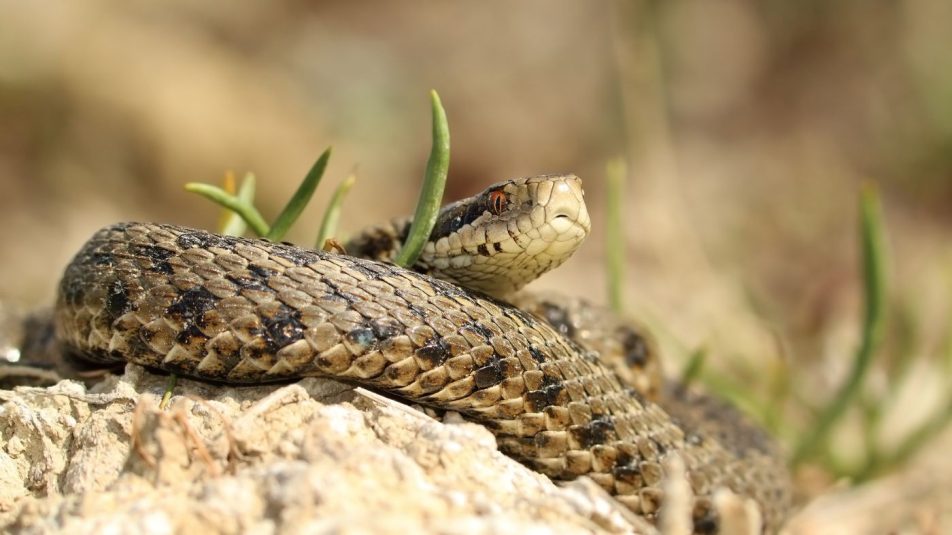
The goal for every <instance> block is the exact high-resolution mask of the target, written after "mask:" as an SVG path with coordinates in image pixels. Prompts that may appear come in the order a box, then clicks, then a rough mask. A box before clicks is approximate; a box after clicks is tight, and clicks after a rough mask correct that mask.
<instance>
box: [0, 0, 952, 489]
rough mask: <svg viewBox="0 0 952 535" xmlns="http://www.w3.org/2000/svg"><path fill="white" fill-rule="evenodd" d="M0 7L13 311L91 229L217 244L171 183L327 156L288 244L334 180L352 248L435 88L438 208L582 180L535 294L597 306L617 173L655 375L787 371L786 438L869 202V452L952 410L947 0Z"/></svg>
mask: <svg viewBox="0 0 952 535" xmlns="http://www.w3.org/2000/svg"><path fill="white" fill-rule="evenodd" d="M0 20H2V21H3V23H2V26H3V30H2V31H0V125H2V127H0V228H2V229H3V231H2V235H0V236H2V238H0V259H2V260H0V299H2V300H3V301H6V302H8V303H19V304H24V305H32V304H40V303H47V302H49V301H50V300H51V299H52V297H53V293H54V286H55V282H56V280H57V279H58V276H59V274H60V272H61V270H62V267H63V266H64V265H65V263H66V262H68V260H69V258H70V257H71V255H72V254H73V253H74V252H75V251H76V250H77V249H78V247H79V246H80V245H81V243H82V242H83V241H84V240H85V239H87V238H88V237H89V236H90V235H91V234H92V233H93V232H94V231H95V230H96V229H98V228H99V227H101V226H103V225H106V224H109V223H113V222H116V221H120V220H146V221H162V222H169V223H177V224H183V225H191V226H198V227H204V228H214V227H215V225H216V222H217V221H218V218H219V215H220V214H219V211H218V209H216V208H215V207H214V206H212V205H211V204H210V203H208V202H207V201H205V200H203V199H200V198H198V197H196V196H194V195H192V194H188V193H186V192H184V191H183V189H182V186H183V184H184V183H186V182H190V181H204V182H210V183H219V182H220V181H221V179H222V177H223V175H224V174H225V172H226V171H229V170H232V171H234V172H235V173H237V175H238V176H241V175H243V174H244V173H245V172H247V171H253V172H254V173H256V175H257V176H258V180H259V182H258V184H259V186H258V191H259V193H258V198H257V202H258V205H259V208H260V209H261V211H262V212H263V213H264V214H265V215H266V217H268V216H271V217H273V215H274V214H276V213H277V211H278V210H280V208H281V206H282V205H283V203H284V201H285V200H286V199H287V197H288V196H289V195H290V193H291V192H292V191H293V190H294V188H295V187H296V185H297V182H298V181H299V180H300V179H301V178H302V177H303V175H304V174H305V172H306V171H307V170H308V168H309V166H310V165H311V164H312V163H313V161H314V160H315V159H316V157H317V156H318V155H319V154H320V153H321V151H323V150H324V148H326V147H327V146H329V145H332V146H333V148H334V153H333V156H332V159H331V162H330V165H329V167H328V171H327V173H326V175H325V182H324V184H323V185H322V187H321V189H320V190H319V191H318V193H317V198H316V200H315V201H314V203H313V206H312V207H311V208H310V209H309V210H308V211H307V212H306V214H305V215H304V217H303V220H302V221H301V222H300V223H299V224H298V225H297V227H296V228H295V229H294V230H292V232H291V235H290V238H291V239H292V240H297V241H300V242H301V243H304V244H310V242H311V241H312V240H313V236H314V234H315V232H316V228H317V226H318V222H319V221H320V215H321V208H322V207H323V206H324V205H325V203H326V201H327V199H328V197H329V196H330V193H331V191H332V189H333V186H334V185H336V183H337V182H339V181H340V180H341V179H343V178H344V177H345V176H346V175H347V174H349V173H351V172H356V174H357V180H358V181H357V185H356V186H355V187H354V189H353V190H352V191H351V194H350V196H349V197H348V198H347V200H346V203H345V206H344V213H343V217H342V222H341V232H342V233H347V232H354V231H356V230H357V229H360V228H361V227H363V226H365V225H368V224H371V223H374V222H380V221H383V220H386V219H388V218H390V217H393V216H397V215H402V214H408V213H410V212H411V211H412V209H413V204H414V202H415V200H416V196H417V188H418V185H419V183H420V181H421V178H422V173H423V168H424V165H425V160H426V156H427V152H428V150H429V144H430V137H429V136H430V130H429V128H430V127H429V121H430V116H429V101H428V91H429V90H430V89H431V88H432V89H436V90H437V91H438V92H439V93H440V95H441V97H442V99H443V104H444V106H445V108H446V110H447V114H448V117H449V123H450V130H451V133H452V160H451V166H450V182H449V185H448V187H447V198H459V197H462V196H467V195H470V194H472V193H474V192H476V191H478V190H480V189H482V188H483V187H485V186H486V185H488V184H490V183H492V182H495V181H498V180H501V179H504V178H508V177H515V176H522V175H529V174H539V173H547V172H551V173H563V172H572V173H576V174H578V175H579V176H581V177H582V179H583V180H584V183H585V187H586V193H587V197H586V198H587V200H588V202H589V209H590V211H591V212H592V213H593V217H594V231H593V235H592V237H591V238H590V240H589V242H588V243H587V244H586V245H585V246H584V247H583V248H582V250H581V251H580V252H579V253H578V255H577V257H576V258H574V259H573V260H571V261H570V262H568V263H567V264H566V265H564V266H563V267H562V268H560V269H559V270H557V272H554V273H552V274H550V275H548V276H546V277H544V278H543V279H542V280H540V281H539V282H538V283H537V286H538V287H541V288H559V289H563V290H564V289H566V288H567V289H569V290H568V291H571V292H572V293H575V294H578V295H585V296H589V297H590V298H592V299H593V300H595V301H599V302H605V300H606V297H605V276H604V272H605V269H604V265H605V263H604V252H605V246H604V237H605V228H604V227H605V222H604V213H605V210H604V206H605V203H606V202H607V200H608V199H606V193H605V185H604V183H605V168H606V163H607V162H608V161H609V160H610V159H612V158H616V157H622V158H624V159H625V160H626V161H627V164H628V165H627V169H628V176H627V178H628V181H627V184H626V186H625V192H624V196H623V199H620V201H621V202H622V203H623V208H624V219H625V232H626V236H627V238H626V239H627V249H626V258H627V266H626V279H625V281H626V286H625V290H624V292H625V293H624V296H625V302H626V306H627V310H628V312H629V313H630V314H631V315H632V316H634V317H636V318H638V319H640V320H641V321H642V322H644V323H646V324H648V325H649V326H650V327H651V328H652V330H653V331H654V332H655V334H656V336H657V338H658V340H659V343H660V344H661V346H662V348H663V350H664V352H665V356H666V358H668V359H669V363H668V364H667V366H668V371H669V372H672V373H677V372H678V370H679V368H680V367H681V366H683V365H684V362H685V361H686V360H687V359H688V357H689V355H691V354H692V353H697V352H704V354H705V355H706V361H705V366H706V367H708V368H709V369H711V370H713V371H717V373H718V374H719V375H718V376H723V377H730V378H732V379H731V380H732V381H734V383H743V384H745V385H746V386H748V387H749V388H751V389H753V391H754V392H755V394H754V395H752V396H750V398H752V399H762V396H763V395H769V390H770V385H767V384H764V383H767V382H769V381H766V380H764V378H765V377H773V376H774V375H772V374H773V373H774V372H773V371H774V370H776V369H777V368H778V367H780V368H783V369H788V368H790V367H793V368H796V369H798V370H804V371H802V372H798V375H797V376H796V377H797V380H798V381H799V382H798V383H797V384H796V385H795V387H794V388H793V389H792V390H793V394H790V397H791V399H794V400H797V399H799V402H798V403H799V404H797V403H793V408H792V409H783V410H781V411H780V413H781V415H780V416H776V415H775V416H776V419H777V420H778V421H772V422H767V423H768V424H769V425H771V427H772V428H774V429H775V430H777V431H778V432H779V433H780V435H781V436H784V435H786V436H789V435H793V434H796V433H797V429H798V427H797V425H796V422H798V421H801V420H803V419H804V418H808V417H809V413H810V410H809V406H810V402H811V401H813V400H822V399H823V398H824V397H826V396H828V395H829V392H830V391H832V390H833V389H834V387H835V385H836V384H838V383H839V382H840V381H842V378H843V377H844V375H845V374H846V372H847V370H848V368H849V366H850V363H851V358H852V357H851V356H852V354H853V352H854V351H855V347H856V345H857V343H858V339H859V336H860V334H859V327H858V326H859V324H860V316H861V307H862V300H863V297H862V295H863V294H862V280H861V270H860V262H859V259H858V258H859V253H860V248H859V239H858V223H857V205H858V195H859V191H860V189H861V188H862V187H863V185H864V184H868V185H874V187H875V188H876V189H877V190H878V192H879V193H880V195H881V200H882V204H883V209H884V214H885V225H886V228H885V230H886V233H887V236H888V247H889V249H888V261H887V268H888V272H889V275H890V276H889V293H888V299H889V314H888V319H889V323H888V327H887V333H886V342H885V346H884V348H883V350H882V352H881V356H880V357H879V358H880V362H879V363H878V365H877V366H876V368H875V370H874V372H873V375H872V376H871V382H870V385H871V386H869V387H868V388H867V395H868V396H870V397H876V396H877V395H879V393H883V392H885V393H886V394H888V396H889V400H890V405H889V407H887V409H888V410H886V411H885V414H884V415H882V421H883V422H885V423H883V424H882V425H880V426H878V427H877V428H876V430H874V432H875V433H877V434H878V435H881V436H879V438H878V439H877V440H882V441H887V442H888V441H889V440H895V437H896V436H899V435H901V433H899V431H897V430H900V429H905V428H908V429H911V430H913V431H914V430H915V429H916V425H918V423H920V420H923V421H925V419H928V417H929V415H930V414H934V413H935V412H936V411H937V410H938V411H941V410H943V409H942V407H944V406H945V405H943V403H945V398H944V397H943V395H945V392H946V391H947V390H948V386H947V381H946V382H943V380H945V378H947V377H948V376H949V368H948V362H949V361H950V359H952V356H950V354H952V342H950V339H949V327H950V325H952V310H950V302H952V299H950V298H952V245H950V244H952V209H950V206H952V54H950V53H949V51H950V50H952V4H950V3H949V2H946V1H944V0H911V1H907V2H886V1H850V0H840V1H826V0H804V1H798V2H786V1H782V0H760V1H753V0H747V1H745V0H715V1H712V0H672V1H666V2H650V1H641V2H638V1H631V2H567V1H556V2H553V1H548V0H546V1H543V0H524V1H522V2H503V1H500V0H491V1H484V2H479V3H451V2H435V1H427V2H415V3H405V2H375V3H372V4H371V3H365V2H346V1H325V2H317V3H309V2H294V1H278V2H268V3H244V4H229V5H228V6H227V8H225V7H221V6H213V5H211V4H206V3H201V4H196V3H194V2H185V1H177V0H171V1H167V2H163V3H162V4H161V6H159V5H157V4H155V3H153V2H144V1H129V2H122V3H113V2H83V3H55V5H54V3H52V2H17V1H14V0H2V1H0ZM895 362H902V363H912V364H910V365H906V364H903V366H901V368H902V370H901V371H902V373H901V374H898V373H897V372H896V369H897V365H895V364H894V363H895ZM764 370H767V371H766V372H765V371H764ZM712 373H713V372H712ZM897 375H901V379H902V380H901V381H900V380H899V379H897ZM757 392H760V394H757ZM764 392H766V394H764ZM758 395H759V396H761V397H758ZM785 395H786V394H785ZM884 395H885V394H884ZM946 397H947V396H946ZM907 398H908V399H907ZM893 402H895V403H893ZM903 403H905V404H903ZM755 405H756V403H755ZM798 407H799V409H798ZM803 407H807V408H806V409H804V408H803ZM804 414H805V415H807V416H803V415H804ZM759 416H760V417H761V419H763V418H773V417H774V416H770V415H769V414H768V415H766V416H765V415H764V414H760V415H759ZM890 418H892V420H890ZM860 421H861V420H860ZM789 422H793V423H792V424H790V425H788V423H789ZM857 425H859V424H857ZM864 429H865V428H861V427H855V426H854V427H850V425H845V426H843V429H841V430H840V431H839V432H838V434H837V436H838V437H839V438H836V440H835V441H834V442H837V441H838V442H837V443H841V444H842V447H840V448H839V449H838V450H835V451H838V452H839V453H838V454H837V455H839V457H838V460H837V462H840V464H843V463H845V464H846V465H847V466H849V463H851V462H854V460H851V457H850V455H851V452H852V451H853V450H855V449H857V448H859V449H861V448H860V447H859V446H857V445H856V443H855V442H851V440H852V439H853V438H855V436H856V435H861V434H863V433H864V432H868V430H865V431H864ZM851 437H852V438H851ZM942 440H943V439H941V438H940V439H939V441H940V443H944V444H946V445H948V444H949V443H952V439H949V440H945V442H942ZM867 453H868V452H867ZM863 459H864V458H863V457H862V456H860V458H859V460H855V462H857V463H863V462H866V461H864V460H863ZM867 460H868V459H867ZM821 464H822V463H821ZM854 464H855V463H854ZM824 466H827V465H824ZM827 467H828V466H827ZM821 472H823V471H822V470H821ZM848 472H849V470H846V473H848ZM824 473H826V474H827V475H828V477H825V478H824V477H821V478H820V479H821V480H822V481H824V482H825V483H824V485H825V484H827V483H830V482H832V481H833V480H835V479H836V475H837V473H838V472H837V471H836V470H832V472H831V471H830V470H826V471H825V472H824ZM830 473H832V474H833V475H832V476H830V475H829V474H830Z"/></svg>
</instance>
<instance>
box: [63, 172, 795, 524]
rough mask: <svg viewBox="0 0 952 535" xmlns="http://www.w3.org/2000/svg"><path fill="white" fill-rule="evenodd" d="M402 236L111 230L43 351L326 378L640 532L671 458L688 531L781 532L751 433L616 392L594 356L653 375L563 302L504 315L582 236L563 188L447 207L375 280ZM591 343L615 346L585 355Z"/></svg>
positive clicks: (778, 510) (641, 393) (233, 378)
mask: <svg viewBox="0 0 952 535" xmlns="http://www.w3.org/2000/svg"><path fill="white" fill-rule="evenodd" d="M407 226H408V223H407V222H406V221H395V222H394V223H392V224H391V225H389V226H386V227H378V228H376V229H372V230H369V231H367V232H365V233H364V234H362V235H360V236H358V237H357V238H356V239H354V240H352V241H351V242H350V244H349V245H348V246H347V249H348V251H350V252H354V253H359V254H361V255H364V256H369V257H371V258H370V259H364V258H357V257H353V256H347V255H342V254H334V253H329V252H323V251H314V250H307V249H303V248H299V247H295V246H293V245H289V244H283V243H272V242H269V241H266V240H262V239H248V238H240V237H230V236H221V235H216V234H212V233H209V232H205V231H201V230H194V229H189V228H184V227H179V226H173V225H166V224H153V223H120V224H115V225H112V226H109V227H106V228H104V229H102V230H100V231H99V232H97V233H96V234H95V235H94V236H93V237H92V238H91V239H90V240H89V241H88V242H87V243H86V244H85V245H84V246H83V247H82V249H81V250H80V251H79V253H78V254H77V255H76V257H75V258H74V259H73V261H72V262H71V263H70V264H69V265H68V267H67V268H66V271H65V273H64V275H63V278H62V280H61V282H60V286H59V296H58V299H57V304H56V307H55V325H56V332H57V336H58V337H59V338H60V339H61V340H62V341H63V342H64V343H65V344H66V346H67V347H69V348H71V350H72V351H74V352H77V353H80V354H82V355H83V356H84V358H87V359H90V360H93V361H96V362H102V363H114V362H117V361H129V362H134V363H137V364H142V365H145V366H150V367H155V368H159V369H162V370H165V371H168V372H173V373H177V374H181V375H184V376H189V377H193V378H197V379H204V380H212V381H219V382H226V383H245V384H248V383H262V382H268V381H278V380H288V379H294V378H300V377H305V376H320V377H329V378H334V379H339V380H343V381H346V382H350V383H353V384H357V385H361V386H365V387H368V388H371V389H374V390H377V391H381V392H386V393H388V394H390V395H393V396H396V397H398V398H400V399H403V400H407V401H410V402H413V403H419V404H422V405H425V406H430V407H434V408H438V409H446V410H454V411H458V412H459V413H461V414H462V415H463V416H464V417H466V418H467V419H469V420H471V421H474V422H478V423H480V424H482V425H484V426H486V427H487V428H489V429H490V430H491V431H492V432H493V433H494V434H495V436H496V438H497V443H498V446H499V448H500V450H501V451H503V452H504V453H506V454H508V455H509V456H511V457H513V458H515V459H516V460H518V461H520V462H521V463H523V464H525V465H526V466H529V467H530V468H533V469H535V470H537V471H539V472H541V473H544V474H546V475H548V476H550V477H551V478H553V479H556V480H570V479H573V478H576V477H578V476H582V475H585V476H588V477H590V478H592V479H593V480H594V481H595V482H597V483H598V484H599V485H601V486H602V487H603V488H605V489H606V490H608V491H609V492H611V493H612V494H613V495H615V496H616V498H617V499H618V500H619V501H620V502H621V503H622V504H624V505H625V506H627V507H628V508H630V509H631V510H632V511H634V512H636V513H638V514H642V515H645V516H647V517H649V518H655V517H656V516H657V513H658V510H659V508H660V507H661V505H662V503H663V501H664V492H663V490H662V488H661V483H662V480H663V477H664V468H663V460H664V458H665V456H666V455H668V454H670V453H672V452H677V453H678V454H679V455H680V456H681V457H682V459H683V460H684V462H685V465H686V467H687V469H688V478H689V481H690V485H691V487H692V489H693V491H694V493H695V496H696V498H695V503H694V509H693V515H694V522H695V530H696V531H698V532H714V531H716V530H717V529H718V524H717V513H716V511H715V508H714V507H713V505H712V501H711V497H712V493H713V491H714V490H715V489H717V488H720V487H728V488H730V489H731V490H733V491H734V492H736V493H738V494H740V495H742V496H746V497H750V498H753V499H755V500H756V501H757V502H758V503H759V504H760V506H761V509H762V511H763V514H764V519H765V525H766V526H767V528H768V529H773V528H775V527H776V526H777V525H778V523H779V522H780V521H781V520H782V518H783V516H784V515H785V512H786V509H787V507H788V501H789V482H788V479H787V474H786V473H785V469H784V467H783V465H782V462H781V461H780V460H779V459H778V458H777V456H776V455H775V454H774V453H773V451H772V449H771V447H770V445H769V444H768V443H767V442H768V441H766V440H762V439H759V438H758V439H751V438H749V437H746V436H735V435H738V434H739V435H747V434H750V433H753V434H754V435H757V436H760V435H758V433H759V431H758V430H756V429H752V428H751V427H750V426H748V425H746V424H742V423H739V422H735V418H734V413H733V412H731V411H730V410H727V409H724V410H722V409H719V408H715V409H710V407H719V405H717V404H716V403H713V402H708V401H705V399H706V398H703V397H701V398H696V399H695V398H693V397H692V396H693V394H691V395H689V394H686V393H684V392H681V391H680V390H679V389H678V388H676V387H675V388H673V389H672V388H669V389H668V390H670V392H669V393H667V394H664V393H662V394H658V393H657V392H654V390H653V389H655V388H656V387H657V382H656V381H655V380H653V379H650V380H644V374H641V375H640V376H641V379H642V383H641V385H640V386H639V383H638V378H635V379H631V378H628V379H626V378H623V375H622V373H621V372H623V371H624V369H625V368H631V366H630V364H632V363H631V362H628V363H627V364H628V365H629V366H626V365H625V362H624V359H622V360H621V361H620V362H621V363H622V364H621V365H619V361H618V360H617V359H616V360H615V362H612V360H611V359H612V357H610V356H608V355H600V354H599V353H600V352H602V353H608V352H609V351H610V350H611V348H612V347H619V346H620V347H623V349H625V350H626V351H628V353H637V354H639V355H640V357H639V359H635V360H641V361H642V362H640V363H638V364H640V365H642V367H644V368H645V369H646V370H648V371H645V372H644V373H647V374H648V375H649V376H650V375H651V373H653V372H652V371H651V370H654V368H653V362H652V360H651V358H648V355H646V352H645V350H644V347H642V346H639V345H638V343H636V342H638V341H639V340H640V339H639V338H637V337H635V338H631V337H632V336H634V335H633V334H632V332H633V331H631V330H630V329H628V328H626V327H625V324H624V322H622V321H621V320H618V319H616V318H613V317H611V316H610V315H609V314H608V313H606V312H598V313H593V314H594V315H593V314H590V313H587V312H584V309H581V310H583V312H579V310H580V309H579V306H580V305H578V304H577V303H575V302H574V301H572V300H562V301H560V300H559V299H550V300H545V299H541V300H540V299H533V298H509V297H504V296H511V294H512V292H514V291H515V290H517V289H518V288H519V287H521V286H522V285H523V284H525V282H527V281H528V280H529V279H531V278H534V277H535V276H538V275H539V274H540V273H542V272H544V271H546V270H548V269H551V268H552V267H555V266H557V265H558V264H560V263H561V262H562V261H563V260H564V259H565V258H566V257H567V256H568V255H569V254H571V252H572V251H574V249H575V248H576V247H577V245H578V243H580V242H581V240H582V239H583V238H584V236H585V235H586V234H587V232H588V227H589V219H588V213H587V212H586V211H585V206H584V202H583V201H582V192H581V184H580V182H579V180H578V179H577V178H576V177H574V176H571V175H568V176H542V177H531V178H526V179H517V180H512V181H508V182H504V183H501V184H499V185H496V186H493V187H491V188H489V189H488V190H486V191H484V192H483V193H481V194H479V195H477V196H474V197H472V198H469V199H465V200H463V201H459V202H457V203H453V204H450V205H448V206H446V207H445V208H444V209H443V211H442V212H441V215H440V218H439V219H438V221H437V225H436V228H435V230H434V233H433V238H434V239H433V240H432V241H431V242H430V243H429V244H428V245H427V246H426V248H425V250H424V253H423V255H422V257H421V260H420V262H419V264H418V266H417V268H418V271H414V270H407V269H402V268H400V267H397V266H395V265H393V264H390V263H388V262H387V261H386V260H387V259H388V258H389V257H390V255H392V251H393V250H394V249H395V248H396V247H397V246H399V243H400V241H401V240H402V239H403V237H404V236H405V233H406V227H407ZM501 264H506V265H507V266H508V267H507V268H506V269H503V268H501V267H500V265H501ZM513 273H516V274H515V275H514V274H513ZM437 276H439V277H447V278H449V279H450V280H454V281H458V282H461V283H462V284H466V286H467V287H463V286H461V285H460V284H456V283H454V282H448V281H445V280H442V279H440V278H437ZM490 294H496V295H495V296H492V295H490ZM520 299H522V300H523V301H522V303H523V304H521V305H519V306H515V305H513V304H511V303H520V302H521V301H520ZM589 316H590V318H589V326H588V327H584V328H582V327H580V326H579V321H578V320H579V318H583V319H584V317H589ZM592 320H594V323H595V324H596V325H595V327H592V326H591V323H592ZM598 327H611V328H613V329H614V330H615V332H616V333H628V335H629V338H628V339H623V340H622V341H621V342H618V341H617V340H615V339H614V338H612V337H611V336H599V335H593V334H592V333H593V332H594V329H596V328H598ZM585 333H589V334H588V335H587V336H586V335H585ZM626 340H627V341H626ZM636 349H637V350H636ZM629 360H630V359H629Z"/></svg>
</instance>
